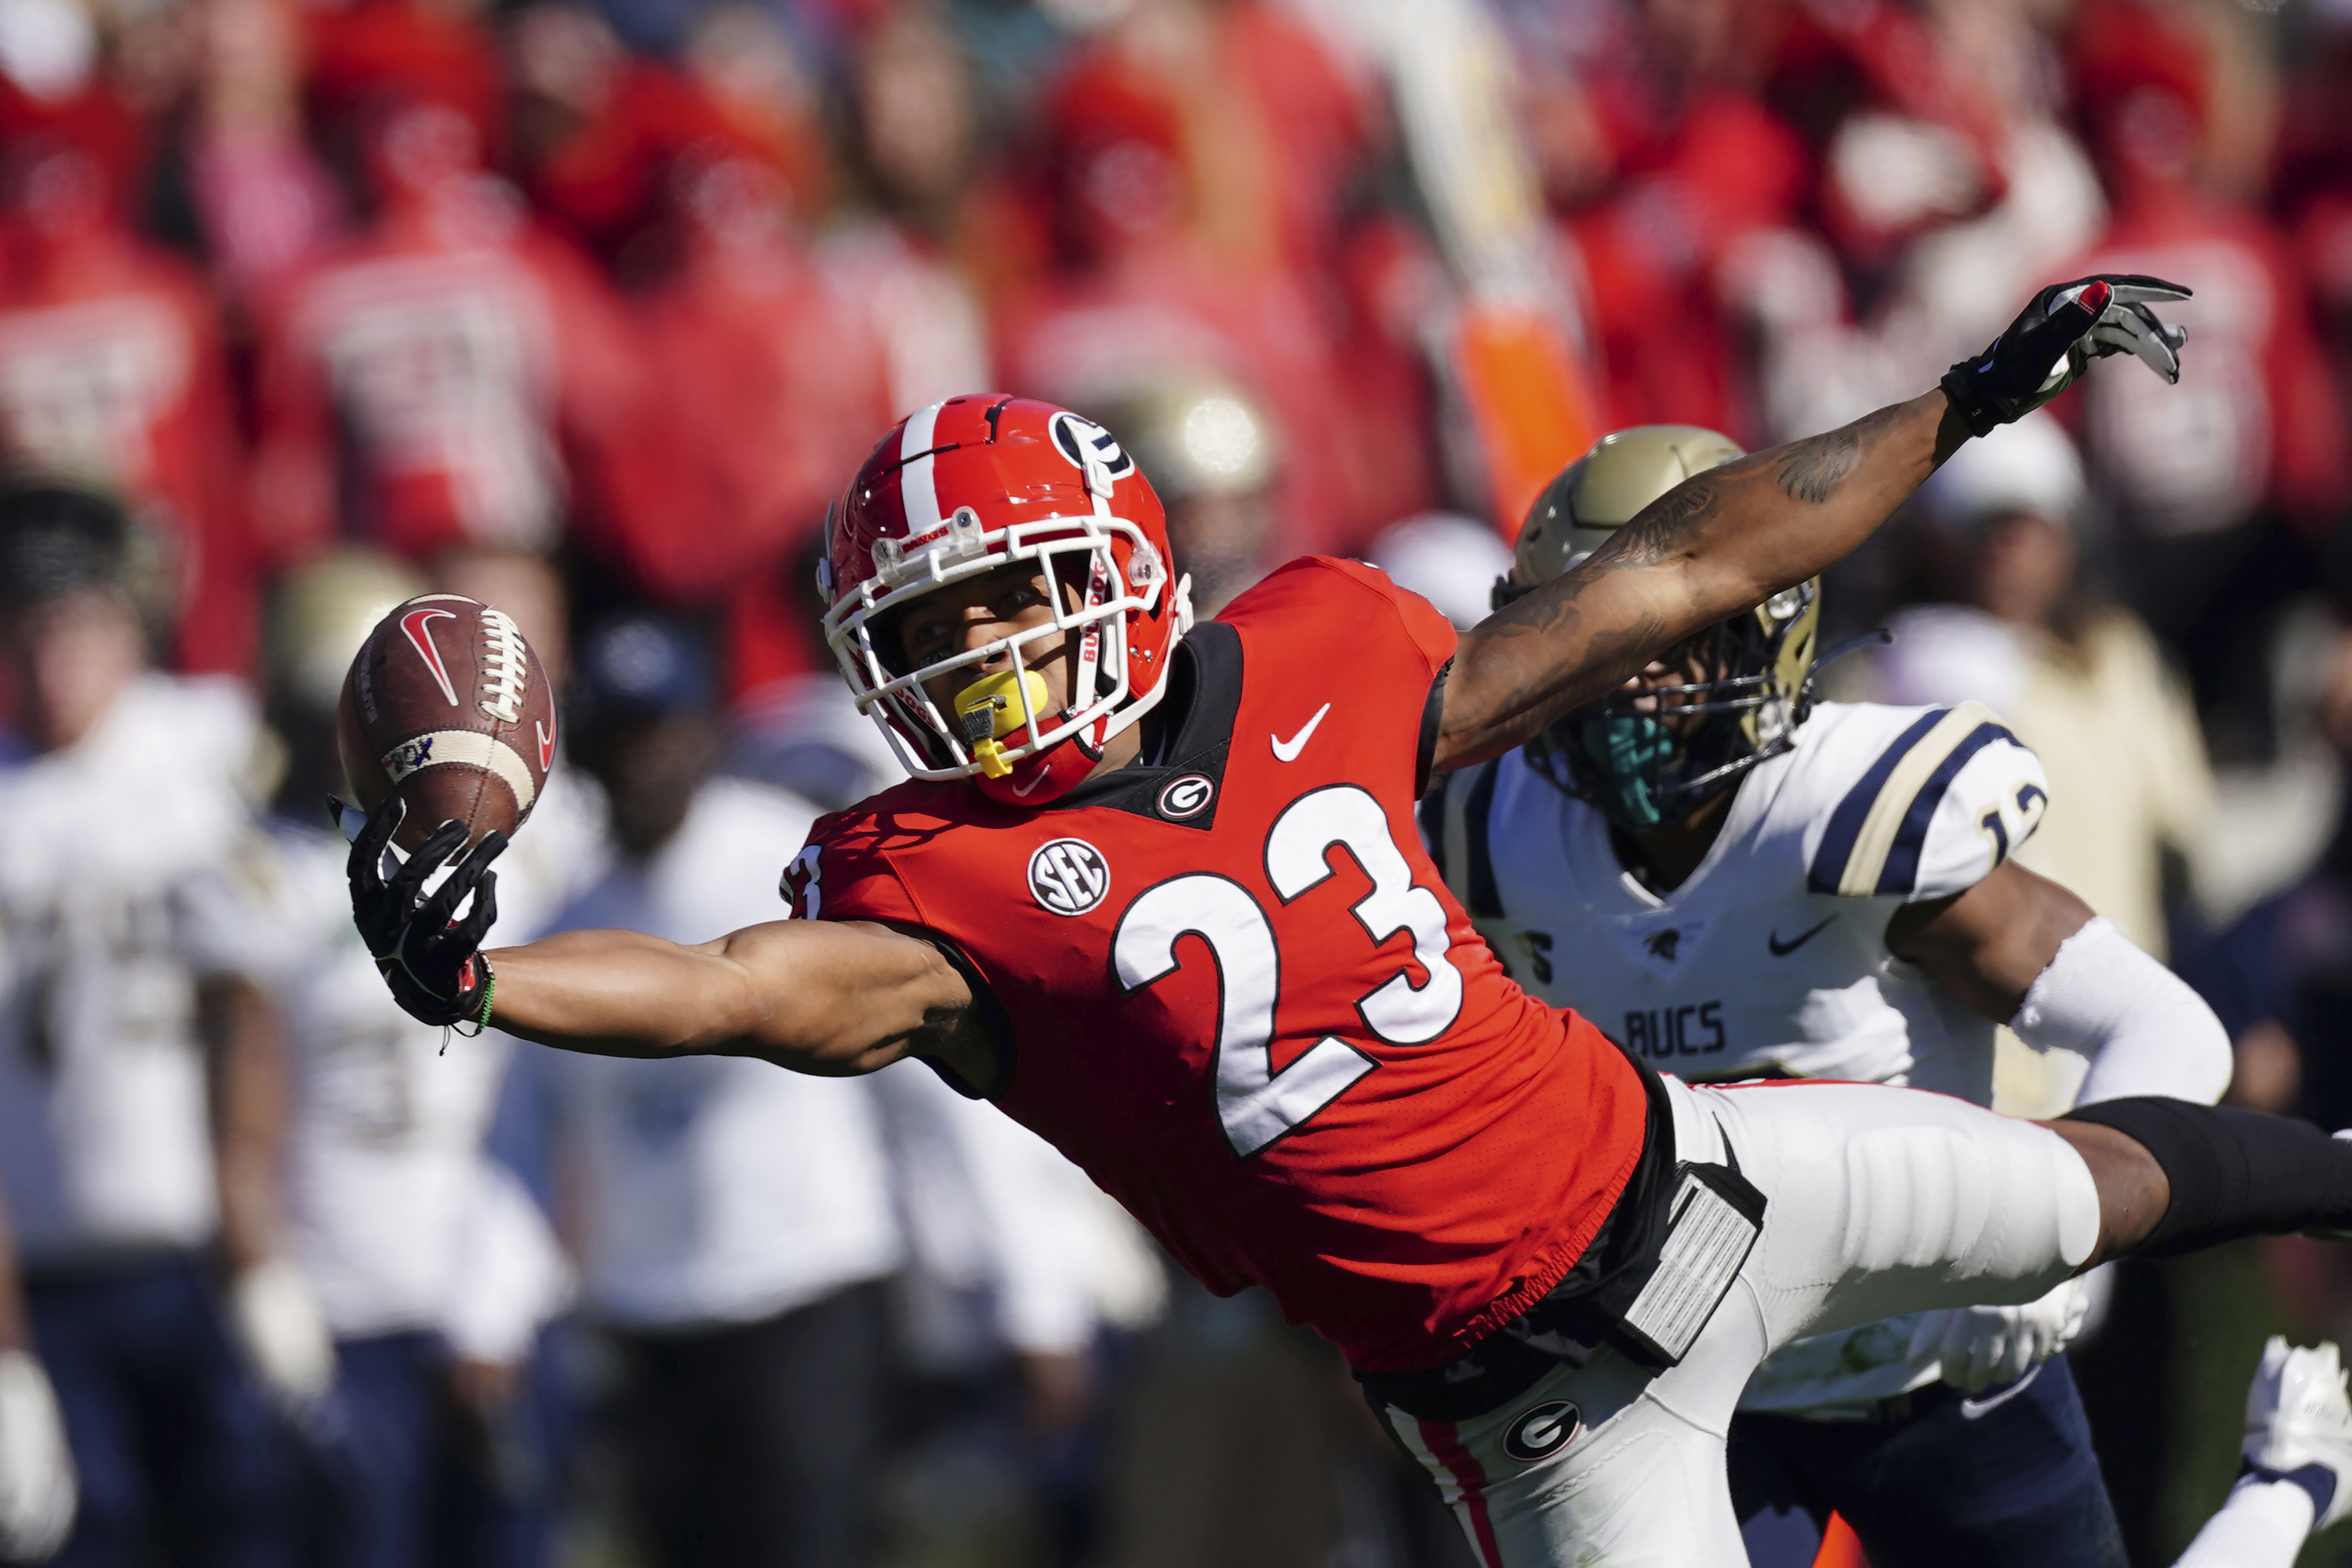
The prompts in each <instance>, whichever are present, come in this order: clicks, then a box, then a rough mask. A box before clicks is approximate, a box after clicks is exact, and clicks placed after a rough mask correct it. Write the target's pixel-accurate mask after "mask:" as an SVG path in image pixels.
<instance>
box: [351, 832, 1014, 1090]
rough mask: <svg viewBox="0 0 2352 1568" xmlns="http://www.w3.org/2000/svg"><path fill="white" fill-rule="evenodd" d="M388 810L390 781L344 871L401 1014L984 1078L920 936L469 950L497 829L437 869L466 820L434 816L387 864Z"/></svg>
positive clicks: (547, 1033) (958, 1001) (983, 1034)
mask: <svg viewBox="0 0 2352 1568" xmlns="http://www.w3.org/2000/svg"><path fill="white" fill-rule="evenodd" d="M338 809H339V810H340V809H341V808H340V807H339V808H338ZM406 812H407V807H406V806H405V805H403V804H402V802H401V798H400V795H398V793H396V792H395V793H394V794H392V795H386V796H385V797H384V798H383V800H382V801H381V802H379V803H378V804H377V805H376V807H375V809H374V810H373V811H371V812H369V813H368V816H367V822H366V824H365V826H363V827H362V829H361V830H360V833H359V835H358V837H356V838H354V839H353V840H352V855H351V862H350V875H351V890H352V917H353V919H354V920H355V921H357V923H358V925H359V929H360V935H361V936H362V938H363V939H364V940H365V941H366V942H367V944H368V951H369V952H372V953H373V954H374V955H375V961H376V967H377V968H378V969H379V970H381V971H382V972H383V976H384V979H385V980H386V981H387V982H388V983H389V984H390V985H391V987H392V994H393V999H394V1001H396V1002H398V1003H399V1004H400V1005H401V1006H402V1007H404V1008H405V1009H406V1010H407V1012H408V1014H409V1016H412V1017H414V1018H416V1019H418V1020H420V1021H422V1022H424V1023H427V1024H440V1025H443V1026H462V1025H467V1024H475V1025H490V1024H495V1025H496V1026H499V1028H501V1029H504V1030H506V1031H507V1032H508V1033H509V1034H513V1035H520V1036H521V1037H523V1038H524V1039H527V1040H537V1041H538V1042H539V1043H540V1044H541V1045H545V1046H555V1047H560V1048H561V1049H563V1050H569V1051H585V1052H588V1053H590V1054H592V1055H595V1056H607V1057H668V1056H696V1055H719V1056H740V1057H759V1058H762V1059H764V1060H767V1061H772V1062H774V1063H775V1064H776V1065H777V1066H779V1067H786V1068H792V1069H793V1070H794V1071H796V1072H805V1073H815V1074H819V1075H822V1076H824V1077H831V1078H840V1077H847V1076H851V1075H854V1074H857V1073H866V1072H872V1071H874V1070H875V1069H876V1068H884V1067H887V1066H889V1065H890V1064H891V1063H892V1062H895V1061H897V1060H898V1058H901V1057H908V1056H927V1057H931V1058H937V1059H938V1060H940V1061H942V1062H944V1063H945V1064H946V1065H947V1066H949V1067H950V1068H954V1069H955V1071H956V1072H957V1073H958V1074H960V1075H961V1076H962V1078H963V1079H964V1080H965V1081H966V1082H967V1083H972V1084H982V1085H985V1084H992V1083H993V1082H995V1081H996V1078H997V1072H996V1067H997V1061H996V1058H997V1053H998V1050H999V1048H1000V1047H999V1045H998V1043H997V1041H996V1040H995V1039H994V1037H992V1035H991V1034H990V1033H989V1032H988V1030H987V1029H986V1028H984V1027H983V1026H982V1024H981V1023H980V1021H979V1020H978V1019H977V1018H976V1017H975V1016H974V1012H975V1009H974V998H973V995H972V988H971V985H970V984H967V983H966V982H965V980H964V978H963V976H962V975H961V973H958V972H957V970H956V968H955V967H954V966H953V965H952V964H950V963H949V962H948V961H947V960H946V959H945V958H943V957H942V956H940V951H939V950H938V949H937V948H935V947H933V946H932V945H931V944H930V943H929V942H923V941H920V940H919V939H918V938H915V937H911V936H907V935H903V934H902V933H900V932H898V931H893V930H891V929H890V928H889V927H887V926H881V925H873V924H867V923H865V922H860V921H772V922H770V923H768V924H765V925H756V926H747V927H745V928H744V929H743V930H741V931H736V932H734V933H732V934H731V935H728V936H722V937H720V938H719V939H718V940H717V941H715V942H701V943H698V944H697V945H695V946H691V947H688V946H684V945H681V944H680V943H677V942H665V941H663V940H662V939H661V938H659V937H654V936H646V935H645V934H643V933H642V932H638V931H567V932H564V933H563V934H562V935H559V936H551V937H548V938H545V939H543V940H541V941H539V942H532V943H530V945H529V946H526V947H509V948H501V949H499V950H498V951H497V952H487V953H486V952H482V951H481V950H480V949H481V942H482V938H483V936H484V935H485V934H486V933H487V932H488V931H489V929H490V926H491V924H492V922H493V921H496V920H497V919H498V910H499V905H498V877H497V874H496V873H495V872H493V871H491V870H490V868H489V866H490V862H491V861H493V860H495V859H496V858H498V857H499V852H500V851H501V850H503V849H504V848H505V847H506V838H505V837H504V836H503V835H501V834H498V833H486V834H484V835H483V836H482V837H481V839H480V840H479V841H478V842H477V843H476V844H475V845H474V847H472V848H471V849H469V850H466V851H465V853H464V854H463V856H462V857H461V858H458V859H457V861H456V863H455V864H454V865H452V864H450V858H451V857H452V856H455V855H457V854H458V851H459V850H460V849H461V848H462V847H464V845H465V842H466V829H465V827H464V826H463V825H461V824H459V823H456V822H445V823H443V824H442V825H441V826H439V827H438V828H437V829H436V830H435V831H434V832H433V833H432V834H430V835H429V836H427V837H426V838H425V842H423V843H422V844H420V845H418V846H417V847H416V848H415V851H414V852H413V853H411V854H410V855H409V856H408V858H406V859H405V860H404V861H402V862H401V863H400V864H399V866H398V867H397V868H395V869H394V870H393V871H392V872H391V874H390V875H389V876H387V875H386V874H385V871H384V864H385V860H386V856H387V851H388V850H389V848H390V846H391V844H392V840H393V836H394V834H395V833H397V832H398V831H399V828H400V822H401V818H402V817H403V816H404V815H406ZM445 867H446V869H447V875H446V876H443V877H441V879H440V883H439V886H437V887H436V888H434V889H433V890H432V891H431V892H430V893H427V892H426V891H425V886H426V884H427V882H429V881H430V880H432V879H433V878H434V877H436V875H437V874H439V873H440V872H441V871H442V870H443V868H445ZM461 911H462V912H461Z"/></svg>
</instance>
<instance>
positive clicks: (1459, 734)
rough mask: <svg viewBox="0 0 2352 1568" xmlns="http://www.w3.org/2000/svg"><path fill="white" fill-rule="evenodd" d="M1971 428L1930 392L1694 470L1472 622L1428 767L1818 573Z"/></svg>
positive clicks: (1461, 758)
mask: <svg viewBox="0 0 2352 1568" xmlns="http://www.w3.org/2000/svg"><path fill="white" fill-rule="evenodd" d="M1968 436H1969V430H1968V426H1966V425H1965V424H1963V423H1961V421H1960V419H1959V417H1958V416H1957V415H1956V414H1955V413H1953V411H1952V408H1951V405H1950V404H1949V402H1948V400H1947V399H1946V397H1945V395H1944V394H1943V393H1941V392H1940V391H1939V392H1930V393H1928V394H1927V395H1924V396H1921V397H1915V398H1913V399H1912V400H1911V401H1910V402H1908V403H1898V404H1896V405H1894V406H1892V407H1888V408H1882V409H1880V410H1879V411H1878V412H1877V413H1875V414H1872V415H1869V416H1865V417H1864V418H1861V419H1858V420H1856V421H1854V422H1853V424H1851V425H1848V426H1844V427H1843V429H1838V430H1832V431H1830V432H1829V433H1828V434H1826V435H1822V436H1814V437H1809V438H1807V439H1805V440H1802V441H1792V442H1790V444H1789V445H1787V446H1785V447H1772V448H1771V449H1769V451H1763V452H1759V453H1757V454H1756V455H1755V456H1753V457H1750V458H1741V459H1740V460H1739V461H1738V462H1736V463H1727V464H1725V465H1724V466H1723V467H1721V468H1711V469H1709V470H1708V471H1706V473H1703V474H1700V475H1697V476H1696V477H1695V478H1692V479H1685V480H1684V481H1683V482H1682V483H1681V484H1680V485H1677V486H1675V488H1674V489H1671V490H1668V491H1667V492H1666V493H1665V494H1664V495H1663V496H1661V497H1659V498H1658V499H1657V500H1655V501H1654V502H1652V503H1651V505H1650V506H1649V507H1648V509H1647V510H1644V511H1643V512H1642V514H1641V515H1640V516H1638V517H1636V518H1635V519H1634V520H1633V521H1631V522H1629V523H1627V524H1626V525H1625V526H1624V527H1622V528H1621V529H1619V530H1618V531H1617V532H1616V534H1615V536H1614V537H1612V539H1611V540H1610V541H1609V542H1608V543H1607V544H1604V545H1602V546H1601V548H1600V549H1599V550H1597V551H1595V552H1593V554H1592V558H1591V560H1589V561H1587V562H1585V563H1584V564H1583V565H1581V566H1579V567H1578V568H1577V569H1576V570H1575V571H1573V572H1570V573H1569V574H1567V575H1566V576H1563V577H1559V578H1558V579H1556V580H1554V581H1552V582H1549V583H1547V584H1543V585H1542V586H1541V587H1538V588H1537V589H1535V590H1534V591H1533V592H1532V593H1529V594H1528V595H1525V596H1524V597H1522V598H1519V599H1517V600H1514V601H1513V602H1512V603H1511V604H1509V605H1506V606H1505V607H1504V608H1502V609H1500V610H1497V611H1496V612H1495V614H1493V615H1491V616H1487V617H1486V619H1485V620H1483V621H1481V622H1479V623H1478V625H1477V626H1474V627H1472V628H1471V629H1470V630H1469V631H1468V632H1465V633H1464V634H1463V637H1462V646H1461V649H1460V651H1459V652H1458V653H1457V654H1456V655H1455V656H1454V670H1453V673H1452V675H1451V676H1450V677H1449V678H1448V679H1447V681H1446V689H1445V696H1444V714H1443V717H1442V719H1441V721H1440V726H1439V730H1438V738H1437V753H1436V758H1435V761H1434V763H1433V771H1435V772H1438V773H1444V772H1447V771H1450V770H1452V769H1454V768H1460V767H1466V766H1467V765H1469V764H1470V763H1477V762H1484V761H1485V760H1486V758H1488V757H1493V756H1499V755H1501V754H1502V753H1503V752H1507V751H1508V750H1510V749H1511V748H1512V747H1513V746H1516V745H1518V744H1519V743H1520V742H1524V741H1526V740H1527V739H1528V737H1530V736H1532V735H1534V734H1535V733H1536V732H1537V731H1539V730H1541V729H1542V728H1543V727H1544V726H1545V725H1547V724H1549V723H1550V722H1551V721H1553V720H1555V719H1557V718H1559V716H1560V715H1561V714H1563V713H1565V712H1567V711H1568V710H1570V709H1571V708H1577V707H1580V706H1581V705H1583V704H1584V703H1587V702H1590V701H1591V700H1593V699H1594V698H1596V697H1599V696H1601V694H1602V693H1603V692H1605V691H1608V690H1610V689H1612V688H1613V687H1615V686H1617V685H1618V684H1619V683H1620V682H1622V681H1623V680H1624V679H1627V678H1628V677H1629V676H1632V675H1633V674H1634V673H1636V672H1637V671H1639V670H1640V669H1641V668H1643V666H1644V665H1646V664H1647V663H1649V661H1650V660H1651V659H1652V658H1654V657H1655V656H1656V655H1657V654H1659V653H1660V652H1662V651H1664V649H1665V648H1666V647H1668V646H1669V645H1671V644H1673V643H1674V642H1675V641H1676V640H1677V639H1679V638H1681V637H1686V636H1688V635H1689V634H1690V633H1692V632H1695V631H1696V630H1698V629H1699V628H1700V627H1702V626H1709V625H1712V624H1713V623H1714V622H1717V621H1719V620H1721V619H1723V617H1724V616H1729V615H1733V614H1736V613H1737V612H1738V611H1740V610H1744V609H1746V608H1748V606H1749V605H1757V604H1761V603H1762V602H1763V601H1764V600H1766V599H1768V598H1769V597H1770V596H1771V595H1774V594H1776V593H1778V592H1780V590H1781V589H1783V588H1786V587H1790V586H1791V585H1793V584H1798V583H1801V582H1803V581H1804V580H1805V579H1806V578H1808V577H1811V576H1812V575H1813V574H1816V573H1818V572H1819V571H1821V570H1822V568H1823V567H1825V566H1827V565H1829V564H1830V563H1832V562H1834V561H1836V560H1838V559H1839V558H1840V557H1842V556H1843V555H1844V554H1845V553H1846V552H1848V551H1850V550H1852V549H1853V547H1854V546H1855V545H1857V544H1860V543H1861V542H1863V540H1864V539H1865V538H1867V537H1868V536H1869V534H1870V532H1871V531H1872V530H1874V529H1875V528H1876V527H1877V526H1878V525H1879V524H1880V523H1881V522H1883V521H1885V520H1886V517H1887V515H1888V514H1889V513H1890V512H1892V511H1893V510H1895V508H1896V507H1897V506H1900V505H1901V504H1902V503H1903V500H1904V499H1905V498H1906V497H1907V496H1909V495H1910V493H1911V492H1912V491H1913V490H1914V489H1917V488H1918V487H1919V485H1920V483H1921V481H1923V480H1925V479H1927V476H1928V475H1929V474H1931V473H1933V472H1934V471H1935V469H1936V466H1937V464H1939V463H1941V462H1942V461H1943V460H1944V459H1945V458H1948V457H1949V456H1950V455H1951V454H1952V453H1953V452H1954V451H1955V450H1956V449H1958V447H1959V444H1960V443H1961V442H1962V441H1964V440H1966V439H1968Z"/></svg>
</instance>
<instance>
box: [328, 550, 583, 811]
mask: <svg viewBox="0 0 2352 1568" xmlns="http://www.w3.org/2000/svg"><path fill="white" fill-rule="evenodd" d="M335 743H336V748H337V750H338V751H339V752H341V757H342V764H343V776H344V777H345V778H346V779H348V780H349V781H350V783H351V787H352V793H353V794H354V795H357V796H358V797H359V802H360V804H361V805H363V806H366V807H368V808H369V809H370V810H373V809H374V807H375V805H376V804H377V803H378V802H380V801H382V800H383V797H384V796H385V795H389V794H391V793H392V792H393V791H394V790H398V791H399V792H400V793H401V795H402V797H403V798H404V799H405V800H406V801H407V803H408V816H407V818H406V820H405V821H404V822H403V823H402V824H401V827H400V833H399V836H398V837H397V838H396V839H395V842H396V843H398V844H399V845H400V847H402V848H404V849H414V848H415V847H416V846H417V845H419V844H420V843H422V842H424V840H425V837H427V836H428V835H429V834H431V833H432V832H433V830H434V829H435V828H436V827H438V826H440V825H441V824H442V823H444V822H446V821H450V820H453V819H454V820H456V821H458V822H462V823H464V824H465V825H466V832H467V843H469V844H470V843H472V842H473V841H474V840H476V839H478V838H479V837H481V836H482V835H483V834H485V833H488V832H489V831H490V830H492V829H493V828H495V829H497V830H498V831H499V832H501V833H506V834H512V833H513V832H514V831H515V829H517V828H518V827H520V826H522V825H523V823H524V821H525V820H526V819H528V818H529V817H530V808H531V806H532V805H534V804H536V802H537V801H538V799H539V794H540V791H541V789H543V788H545V787H546V784H547V771H548V769H549V768H550V767H551V766H552V765H553V763H554V762H555V693H554V691H553V689H551V687H550V685H549V683H548V679H547V671H546V670H545V669H544V668H541V665H540V662H539V656H538V655H536V654H534V653H532V652H531V650H530V646H529V645H528V644H526V643H525V642H524V641H523V638H522V634H521V632H520V631H518V630H517V629H516V627H515V624H514V620H513V618H512V617H511V616H508V615H507V614H505V612H503V611H500V610H496V609H492V608H491V607H490V606H489V605H483V604H478V603H477V602H476V601H474V600H472V599H468V598H466V597H464V596H463V595H457V594H426V595H422V596H420V597H417V598H414V599H411V600H409V601H408V602H407V603H406V604H404V605H396V606H395V607H394V609H393V610H392V611H391V613H390V614H388V615H386V616H384V617H383V619H382V620H381V621H378V622H377V623H376V625H375V629H374V630H373V631H372V632H370V633H369V634H368V639H367V641H366V642H365V643H363V644H362V645H361V647H360V651H359V653H358V655H357V656H356V657H355V658H352V668H351V671H350V673H349V674H347V675H346V676H344V678H343V695H342V701H341V704H340V706H339V707H338V709H337V710H336V714H335Z"/></svg>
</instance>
